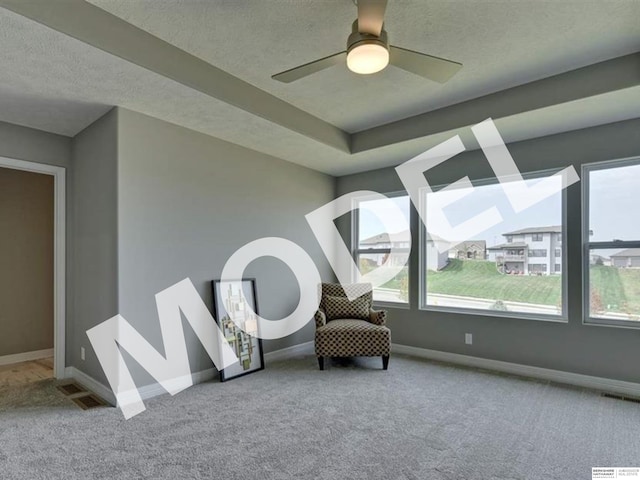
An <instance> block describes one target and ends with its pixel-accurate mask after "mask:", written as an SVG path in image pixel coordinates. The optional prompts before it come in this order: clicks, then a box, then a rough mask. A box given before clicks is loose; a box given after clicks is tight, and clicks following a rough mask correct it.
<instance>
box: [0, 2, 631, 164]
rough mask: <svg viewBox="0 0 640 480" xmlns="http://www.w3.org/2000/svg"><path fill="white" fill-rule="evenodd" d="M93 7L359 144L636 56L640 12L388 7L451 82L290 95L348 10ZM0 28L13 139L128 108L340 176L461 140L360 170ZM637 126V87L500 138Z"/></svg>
mask: <svg viewBox="0 0 640 480" xmlns="http://www.w3.org/2000/svg"><path fill="white" fill-rule="evenodd" d="M43 1H44V0H43ZM91 2H92V3H93V4H95V5H97V6H99V7H100V8H102V9H105V10H107V11H109V12H111V13H113V14H115V15H117V16H118V17H120V18H122V19H124V20H126V21H127V22H130V23H132V24H134V25H136V26H138V27H140V28H142V29H144V30H146V31H148V32H149V33H151V34H153V35H155V36H157V37H159V38H161V39H163V40H165V41H168V42H169V43H172V44H174V45H176V46H177V47H179V48H181V49H183V50H185V51H187V52H189V53H191V54H193V55H196V56H197V57H199V58H201V59H203V60H205V61H207V62H209V63H211V64H213V65H215V66H217V67H219V68H221V69H222V70H225V71H227V72H229V73H231V74H232V75H235V76H237V77H239V78H241V79H242V80H245V81H247V82H249V83H251V84H253V85H255V86H256V87H258V88H260V89H262V90H264V91H265V92H268V93H271V94H273V95H275V96H276V97H278V98H280V99H282V100H284V101H286V102H288V103H290V104H292V105H294V106H296V107H298V108H300V109H302V110H304V111H306V112H308V113H310V114H312V115H314V116H317V117H319V118H320V119H322V120H324V121H326V122H329V123H331V124H333V125H335V126H337V127H339V128H341V129H343V130H345V131H348V132H358V131H361V130H365V129H368V128H370V127H373V126H378V125H382V124H386V123H388V122H390V121H394V120H398V119H403V118H406V117H409V116H412V115H416V114H420V113H423V112H428V111H431V110H434V109H437V108H442V107H446V106H449V105H452V104H456V103H459V102H461V101H465V100H468V99H472V98H476V97H480V96H483V95H486V94H489V93H492V92H496V91H501V90H504V89H506V88H509V87H513V86H516V85H519V84H523V83H527V82H530V81H533V80H537V79H541V78H545V77H548V76H551V75H554V74H558V73H562V72H565V71H569V70H572V69H575V68H578V67H582V66H586V65H590V64H593V63H596V62H600V61H603V60H607V59H609V58H613V57H617V56H621V55H625V54H629V53H633V52H637V51H639V50H640V26H639V23H638V19H639V18H640V2H639V1H637V0H616V1H603V0H594V1H589V0H580V1H555V2H549V1H534V0H531V1H521V0H511V1H494V0H491V1H488V0H452V1H409V0H395V1H394V0H390V2H389V7H388V9H387V14H386V18H385V22H386V29H387V30H388V32H389V35H390V38H391V43H392V44H395V45H398V46H401V47H405V48H410V49H413V50H419V51H424V52H426V53H429V54H432V55H436V56H440V57H445V58H449V59H452V60H456V61H459V62H462V63H463V65H464V67H463V69H462V70H461V71H460V72H459V73H458V74H457V75H456V76H455V77H454V78H453V79H452V80H451V81H450V82H448V83H447V84H445V85H440V84H437V83H433V82H429V81H427V80H424V79H422V78H420V77H417V76H414V75H412V74H409V73H406V72H403V71H400V70H397V69H395V68H393V67H390V68H388V69H386V70H385V71H383V72H382V73H380V74H377V75H373V76H370V77H364V76H357V75H355V74H352V73H350V72H348V71H347V70H346V68H345V67H341V66H337V67H333V68H331V69H328V70H326V71H323V72H320V73H318V74H316V75H313V76H311V77H308V78H305V79H302V80H300V81H298V82H294V83H292V84H282V83H279V82H276V81H274V80H272V79H271V78H270V77H271V75H272V74H274V73H277V72H279V71H281V70H285V69H288V68H292V67H294V66H296V65H299V64H301V63H306V62H309V61H312V60H315V59H317V58H320V57H323V56H326V55H329V54H332V53H335V52H338V51H340V50H343V49H344V44H345V42H346V36H347V34H348V33H349V31H350V25H351V22H352V21H353V20H354V18H355V16H356V8H355V6H354V5H353V3H352V1H351V0H322V1H320V0H295V1H293V0H272V1H264V0H242V1H238V0H226V1H211V0H203V1H196V0H182V1H179V0H163V1H158V0H136V1H132V0H91ZM0 26H1V28H0V62H1V64H2V67H3V68H2V69H0V120H4V121H8V122H12V123H17V124H22V125H27V126H31V127H34V128H39V129H42V130H47V131H52V132H56V133H60V134H64V135H69V136H72V135H75V134H76V133H78V132H79V131H80V130H82V129H83V128H84V127H86V126H87V125H88V124H90V123H91V122H92V121H93V120H95V119H96V118H98V117H99V116H100V115H102V114H103V113H104V112H106V111H107V110H108V109H109V108H110V107H111V106H113V105H119V106H123V107H125V108H129V109H132V110H136V111H139V112H142V113H146V114H149V115H152V116H154V117H157V118H161V119H164V120H167V121H170V122H173V123H176V124H179V125H183V126H185V127H188V128H192V129H194V130H198V131H201V132H204V133H207V134H210V135H214V136H216V137H219V138H222V139H225V140H228V141H232V142H234V143H238V144H240V145H244V146H247V147H249V148H253V149H255V150H258V151H261V152H264V153H267V154H270V155H273V156H276V157H280V158H284V159H285V160H289V161H292V162H295V163H299V164H302V165H305V166H308V167H311V168H314V169H316V170H320V171H324V172H327V173H330V174H334V175H342V174H346V173H352V172H357V171H363V170H368V169H372V168H378V167H381V166H386V165H394V164H398V163H400V162H402V161H404V160H406V159H408V158H410V156H411V155H414V154H417V153H419V152H420V151H421V150H422V149H424V148H427V147H428V146H431V145H433V144H435V143H437V141H439V139H442V138H446V136H447V135H449V134H450V132H444V133H440V134H437V135H429V136H426V137H422V138H417V139H413V140H410V141H405V142H401V143H395V144H393V145H387V146H384V147H381V148H377V149H373V150H369V151H366V152H361V153H356V154H349V153H347V152H343V151H339V150H336V149H335V148H332V147H330V146H327V145H325V144H323V143H320V142H318V141H315V140H313V139H311V138H309V137H307V136H305V135H302V134H301V133H296V132H294V131H292V130H289V129H288V128H285V127H283V126H281V125H278V124H277V123H274V122H272V121H270V120H268V119H265V118H262V117H260V116H257V115H254V114H252V113H249V112H247V111H245V110H242V109H240V108H237V107H234V106H232V105H229V104H227V103H225V102H223V101H220V100H217V99H215V98H212V97H211V96H209V95H206V94H204V93H201V92H199V91H196V90H194V89H191V88H189V87H187V86H185V85H183V84H181V83H178V82H176V81H174V80H170V79H168V78H166V77H164V76H162V75H160V74H158V73H154V72H152V71H149V70H146V69H144V68H142V67H139V66H137V65H134V64H133V63H129V62H127V61H125V60H123V59H121V58H118V57H115V56H113V55H111V54H109V53H106V52H104V51H102V50H99V49H97V48H95V47H92V46H89V45H87V44H85V43H83V42H81V41H79V40H76V39H73V38H71V37H69V36H66V35H65V34H63V33H60V32H58V31H55V30H52V29H50V28H48V27H46V26H43V25H41V24H40V23H36V22H35V21H32V20H29V19H27V18H25V17H22V16H20V15H18V14H15V13H12V12H10V11H8V10H4V9H0ZM638 111H640V87H638V86H636V87H635V88H627V89H625V90H618V91H615V92H610V93H603V94H602V95H598V96H592V97H589V98H585V99H581V100H577V101H572V102H567V103H563V104H562V105H556V106H550V107H547V108H543V109H537V110H534V111H530V112H521V113H519V114H518V115H513V116H509V117H506V118H503V119H501V120H500V121H499V122H498V126H499V128H500V130H501V132H502V133H503V136H504V137H505V139H506V140H507V141H515V140H520V139H525V138H532V137H536V136H540V135H544V134H549V133H556V132H561V131H567V130H572V129H575V128H582V127H585V126H591V125H597V124H602V123H608V122H612V121H617V120H623V119H627V118H635V117H637V116H638V114H637V112H638ZM491 115H492V113H491V111H487V112H486V116H487V117H488V116H491Z"/></svg>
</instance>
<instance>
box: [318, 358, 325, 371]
mask: <svg viewBox="0 0 640 480" xmlns="http://www.w3.org/2000/svg"><path fill="white" fill-rule="evenodd" d="M318 365H320V370H324V357H318Z"/></svg>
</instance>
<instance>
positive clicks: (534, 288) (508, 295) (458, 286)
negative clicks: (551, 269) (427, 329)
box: [427, 259, 640, 315]
mask: <svg viewBox="0 0 640 480" xmlns="http://www.w3.org/2000/svg"><path fill="white" fill-rule="evenodd" d="M427 278H428V281H427V290H428V293H442V294H447V295H460V296H464V297H474V298H486V299H495V300H502V301H511V302H524V303H534V304H538V305H554V306H559V305H560V299H561V291H562V277H561V276H560V275H541V276H537V275H503V274H500V273H499V272H498V271H497V270H496V265H495V263H494V262H487V261H482V260H457V259H452V260H450V261H449V265H447V266H446V267H445V268H444V269H442V270H441V271H439V272H429V273H428V275H427ZM590 280H591V291H592V294H591V308H592V311H593V312H594V313H596V312H607V311H608V312H620V313H628V314H632V315H640V269H624V268H616V267H608V266H604V265H592V266H591V279H590Z"/></svg>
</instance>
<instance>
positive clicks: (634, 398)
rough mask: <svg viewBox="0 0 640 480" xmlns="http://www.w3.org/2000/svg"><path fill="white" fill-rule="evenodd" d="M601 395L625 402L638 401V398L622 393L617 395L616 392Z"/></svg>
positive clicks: (639, 399) (639, 400)
mask: <svg viewBox="0 0 640 480" xmlns="http://www.w3.org/2000/svg"><path fill="white" fill-rule="evenodd" d="M602 396H603V397H607V398H615V399H616V400H624V401H625V402H633V403H640V398H636V397H626V396H624V395H618V394H616V393H603V394H602Z"/></svg>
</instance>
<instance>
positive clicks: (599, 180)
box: [582, 158, 640, 327]
mask: <svg viewBox="0 0 640 480" xmlns="http://www.w3.org/2000/svg"><path fill="white" fill-rule="evenodd" d="M582 178H583V185H582V187H583V194H584V203H585V208H584V215H585V218H584V220H583V228H584V231H583V242H584V257H583V258H584V274H585V276H586V278H585V281H584V282H583V283H584V285H585V291H584V303H585V305H584V311H585V321H587V322H591V323H600V324H608V325H621V326H637V327H640V208H639V206H640V190H639V189H638V181H639V180H640V158H635V159H626V160H618V161H613V162H601V163H596V164H591V165H585V166H584V167H583V177H582Z"/></svg>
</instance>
